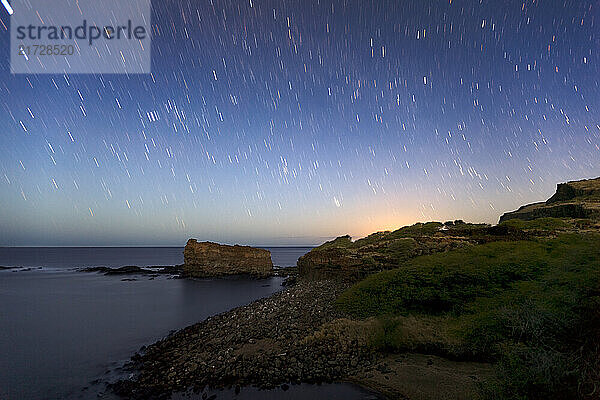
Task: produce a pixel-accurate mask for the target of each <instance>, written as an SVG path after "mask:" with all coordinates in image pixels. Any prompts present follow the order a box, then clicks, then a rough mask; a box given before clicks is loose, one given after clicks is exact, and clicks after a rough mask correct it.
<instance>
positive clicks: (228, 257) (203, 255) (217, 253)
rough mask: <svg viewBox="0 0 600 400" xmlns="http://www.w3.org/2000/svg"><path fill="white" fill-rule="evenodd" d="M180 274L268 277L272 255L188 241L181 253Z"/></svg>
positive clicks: (261, 250)
mask: <svg viewBox="0 0 600 400" xmlns="http://www.w3.org/2000/svg"><path fill="white" fill-rule="evenodd" d="M183 257H184V265H183V273H184V275H186V276H189V277H195V278H205V277H215V276H224V275H252V276H256V277H267V276H271V275H272V274H273V262H272V261H271V252H270V251H268V250H264V249H258V248H255V247H249V246H239V245H235V246H228V245H222V244H218V243H212V242H198V241H197V240H196V239H190V240H188V242H187V244H186V245H185V250H184V252H183Z"/></svg>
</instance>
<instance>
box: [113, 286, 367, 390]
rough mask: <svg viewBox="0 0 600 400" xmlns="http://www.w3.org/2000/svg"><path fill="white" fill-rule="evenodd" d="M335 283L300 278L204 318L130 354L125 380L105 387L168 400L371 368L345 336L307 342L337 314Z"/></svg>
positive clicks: (328, 378) (339, 376)
mask: <svg viewBox="0 0 600 400" xmlns="http://www.w3.org/2000/svg"><path fill="white" fill-rule="evenodd" d="M348 285H349V284H348V283H345V282H340V281H316V282H300V283H297V284H295V285H294V286H292V287H289V288H288V289H286V290H284V291H282V292H279V293H276V294H274V295H272V296H271V297H268V298H265V299H261V300H258V301H255V302H253V303H250V304H248V305H246V306H243V307H239V308H236V309H234V310H231V311H229V312H226V313H223V314H219V315H216V316H214V317H211V318H208V319H207V320H205V321H202V322H200V323H198V324H195V325H192V326H190V327H187V328H185V329H183V330H181V331H179V332H176V333H174V334H172V335H170V336H168V337H166V338H165V339H163V340H161V341H159V342H157V343H155V344H153V345H151V346H149V347H148V348H146V349H145V350H144V351H143V354H136V355H135V356H134V357H133V358H132V362H131V363H130V364H129V366H128V367H129V369H130V370H131V371H132V372H135V377H134V378H132V379H130V380H121V381H118V382H116V383H114V384H112V385H111V388H112V390H113V391H114V392H115V393H117V394H119V395H121V396H123V397H126V398H140V399H141V398H161V397H168V395H169V394H170V393H171V392H173V391H183V390H186V389H187V388H190V387H193V388H194V389H195V390H196V391H201V390H203V389H204V388H205V387H211V388H221V387H226V386H232V385H233V386H235V385H239V386H245V385H253V386H258V387H260V388H263V389H269V388H273V387H275V386H277V385H285V384H289V383H299V382H308V383H319V382H333V381H339V380H343V379H345V378H347V377H349V376H351V375H353V374H356V373H357V372H359V370H360V369H362V368H364V367H366V366H370V365H371V364H372V363H373V362H374V361H375V359H376V355H374V354H372V353H370V352H369V351H367V350H368V349H367V347H366V344H365V343H358V342H357V341H356V340H354V339H351V340H349V341H348V342H347V343H344V344H342V345H341V346H340V343H341V342H340V338H337V339H336V340H327V339H323V340H311V339H310V334H311V333H313V332H315V331H316V330H318V329H319V328H320V327H321V326H322V325H323V324H326V323H328V322H331V321H333V320H334V319H336V318H340V317H342V315H341V314H340V313H339V312H338V311H336V309H335V307H334V304H333V303H334V299H335V298H336V297H337V295H339V293H341V291H343V290H344V289H345V288H347V287H348Z"/></svg>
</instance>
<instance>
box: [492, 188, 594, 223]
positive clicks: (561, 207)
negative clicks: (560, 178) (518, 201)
mask: <svg viewBox="0 0 600 400" xmlns="http://www.w3.org/2000/svg"><path fill="white" fill-rule="evenodd" d="M537 218H572V219H580V218H589V219H600V178H596V179H588V180H582V181H574V182H567V183H560V184H558V186H557V188H556V193H555V194H554V195H553V196H552V197H551V198H550V199H548V200H547V201H545V202H540V203H534V204H528V205H525V206H523V207H521V208H519V209H518V210H516V211H513V212H509V213H506V214H504V215H502V217H500V223H502V222H505V221H508V220H511V219H521V220H525V221H532V220H534V219H537Z"/></svg>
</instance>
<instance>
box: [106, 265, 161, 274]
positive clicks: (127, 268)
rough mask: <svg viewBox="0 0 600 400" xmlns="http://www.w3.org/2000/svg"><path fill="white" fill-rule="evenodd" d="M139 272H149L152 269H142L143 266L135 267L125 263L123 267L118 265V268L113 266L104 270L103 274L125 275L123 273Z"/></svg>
mask: <svg viewBox="0 0 600 400" xmlns="http://www.w3.org/2000/svg"><path fill="white" fill-rule="evenodd" d="M140 273H148V274H151V273H152V271H150V270H149V269H143V268H140V267H137V266H135V265H127V266H125V267H120V268H115V269H112V268H110V270H109V271H106V273H105V275H125V274H140Z"/></svg>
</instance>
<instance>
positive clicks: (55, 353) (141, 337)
mask: <svg viewBox="0 0 600 400" xmlns="http://www.w3.org/2000/svg"><path fill="white" fill-rule="evenodd" d="M270 250H271V251H272V258H273V262H274V264H276V265H280V266H290V265H295V262H296V259H297V258H298V257H299V256H300V255H302V254H304V253H306V252H307V251H308V250H310V249H309V248H281V247H280V248H271V249H270ZM182 262H183V255H182V249H181V248H169V247H165V248H0V266H7V267H8V266H11V267H18V268H14V269H8V270H3V271H0V355H1V356H0V399H89V398H99V397H100V398H104V399H108V398H110V395H107V394H103V393H102V392H103V390H104V387H103V385H102V384H101V383H97V380H102V379H105V378H108V379H110V378H111V377H114V376H116V375H115V374H117V373H118V368H119V366H121V365H122V364H123V362H125V361H126V360H127V359H128V358H129V357H130V356H131V355H132V354H133V353H134V352H135V351H137V350H138V349H139V348H140V347H141V346H142V345H147V344H150V343H153V342H154V341H156V340H158V339H160V338H162V337H164V336H165V335H167V334H168V333H169V332H170V331H171V330H176V329H180V328H183V327H185V326H188V325H190V324H193V323H195V322H198V321H201V320H203V319H205V318H207V317H209V316H211V315H214V314H217V313H220V312H223V311H226V310H229V309H231V308H234V307H237V306H240V305H243V304H247V303H249V302H251V301H253V300H255V299H258V298H261V297H265V296H269V295H271V294H272V293H274V292H276V291H279V290H281V289H282V287H281V282H282V279H281V278H271V279H264V280H245V279H205V280H185V279H168V277H167V276H159V277H156V278H151V277H148V276H137V277H132V276H126V277H123V276H104V275H102V274H96V273H86V272H80V271H78V270H77V269H78V268H80V267H89V266H111V267H119V266H124V265H138V266H153V265H173V264H180V263H182ZM128 278H135V279H136V280H134V281H130V280H126V281H124V280H122V279H128ZM216 394H217V398H222V399H229V398H231V399H233V398H235V399H271V398H273V399H275V398H281V397H285V398H290V399H311V400H314V399H320V398H322V399H336V398H339V399H364V398H369V397H372V395H371V394H369V393H367V392H365V391H363V390H361V389H358V388H356V387H353V386H350V385H323V386H319V387H316V386H311V385H299V386H292V388H291V389H290V390H288V391H287V392H285V395H284V394H283V392H282V391H281V390H275V391H269V392H259V391H256V390H254V389H245V390H243V391H242V393H241V394H240V395H239V396H235V395H234V393H232V392H230V391H223V392H217V393H216Z"/></svg>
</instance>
